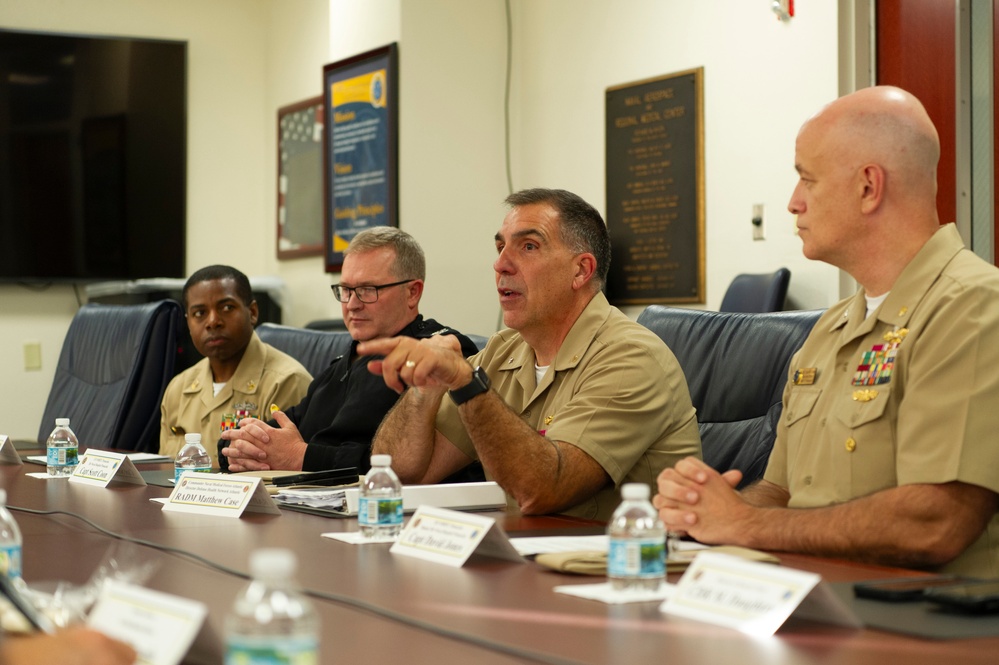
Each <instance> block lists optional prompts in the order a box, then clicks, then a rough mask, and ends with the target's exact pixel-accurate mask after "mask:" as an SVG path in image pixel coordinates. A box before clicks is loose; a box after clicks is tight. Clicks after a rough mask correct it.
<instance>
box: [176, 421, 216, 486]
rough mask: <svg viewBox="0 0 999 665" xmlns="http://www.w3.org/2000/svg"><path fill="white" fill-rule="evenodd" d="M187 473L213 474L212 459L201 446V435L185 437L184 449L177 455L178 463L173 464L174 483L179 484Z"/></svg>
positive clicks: (194, 434) (187, 435) (195, 434)
mask: <svg viewBox="0 0 999 665" xmlns="http://www.w3.org/2000/svg"><path fill="white" fill-rule="evenodd" d="M185 471H197V472H198V473H211V472H212V458H211V457H210V456H209V455H208V451H207V450H205V447H204V446H203V445H201V435H200V434H198V433H197V432H195V433H193V434H185V435H184V447H183V448H181V449H180V452H179V453H177V461H175V462H174V463H173V482H174V483H175V484H176V483H179V482H180V477H181V475H183V473H184V472H185Z"/></svg>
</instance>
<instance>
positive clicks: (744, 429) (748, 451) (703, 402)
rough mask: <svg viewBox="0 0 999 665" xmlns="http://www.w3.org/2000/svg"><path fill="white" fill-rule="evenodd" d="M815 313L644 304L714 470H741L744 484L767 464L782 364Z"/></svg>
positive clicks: (644, 316) (646, 320)
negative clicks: (683, 383) (678, 372)
mask: <svg viewBox="0 0 999 665" xmlns="http://www.w3.org/2000/svg"><path fill="white" fill-rule="evenodd" d="M821 314H822V311H821V310H812V311H795V312H777V313H772V314H743V313H727V312H707V311H699V310H692V309H680V308H674V307H664V306H662V305H650V306H649V307H646V308H645V311H643V312H642V313H641V315H639V317H638V322H639V323H641V324H642V325H644V326H646V327H647V328H649V329H650V330H652V332H654V333H656V334H657V335H658V336H659V337H660V338H661V339H662V340H663V341H664V342H666V345H667V346H669V347H670V349H671V350H672V351H673V354H674V355H676V358H677V360H679V361H680V366H681V367H682V368H683V372H684V375H685V376H686V378H687V385H688V386H689V388H690V397H691V399H692V400H693V402H694V407H695V408H696V409H697V422H698V427H699V429H700V432H701V446H702V449H703V453H704V461H705V462H707V463H708V464H709V465H711V466H712V467H713V468H715V469H717V470H719V471H727V470H729V469H739V470H740V471H742V473H743V482H742V486H745V485H746V484H748V483H750V482H753V481H754V480H757V479H758V478H760V477H761V476H762V475H763V472H764V471H765V470H766V464H767V459H768V458H769V456H770V450H771V449H772V448H773V444H774V438H775V437H776V426H777V422H778V420H779V419H780V414H781V410H782V406H781V396H782V393H783V391H784V385H785V383H786V381H787V371H788V364H789V363H790V360H791V356H792V355H793V354H794V352H795V351H797V350H798V348H800V347H801V344H802V342H804V341H805V338H806V337H807V336H808V333H809V331H810V330H811V329H812V326H814V325H815V322H816V321H817V320H818V318H819V316H821Z"/></svg>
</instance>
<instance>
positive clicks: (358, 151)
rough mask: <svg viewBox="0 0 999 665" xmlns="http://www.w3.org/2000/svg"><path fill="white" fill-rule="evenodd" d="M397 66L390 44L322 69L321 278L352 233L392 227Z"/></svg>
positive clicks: (338, 260)
mask: <svg viewBox="0 0 999 665" xmlns="http://www.w3.org/2000/svg"><path fill="white" fill-rule="evenodd" d="M397 60H398V56H397V53H396V45H395V44H390V45H388V46H384V47H382V48H379V49H375V50H373V51H368V52H367V53H362V54H360V55H356V56H353V57H351V58H347V59H346V60H341V61H339V62H334V63H331V64H329V65H326V66H325V67H323V104H324V109H325V120H326V131H324V132H323V163H324V167H325V173H326V178H325V188H324V189H325V195H324V208H325V224H324V232H323V238H324V245H325V248H324V251H325V255H326V272H338V271H339V270H340V268H341V266H342V265H343V250H344V249H346V248H347V245H349V244H350V241H351V239H352V238H353V237H354V236H355V235H357V234H358V233H359V232H361V231H363V230H364V229H367V228H371V227H373V226H398V225H399V221H398V192H399V177H398V152H399V141H398V115H399V113H398V111H399V103H398V94H397V91H398V79H397V71H398V62H397Z"/></svg>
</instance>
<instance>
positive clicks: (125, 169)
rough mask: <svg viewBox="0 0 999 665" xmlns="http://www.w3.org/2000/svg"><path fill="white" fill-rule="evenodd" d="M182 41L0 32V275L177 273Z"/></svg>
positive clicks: (43, 278)
mask: <svg viewBox="0 0 999 665" xmlns="http://www.w3.org/2000/svg"><path fill="white" fill-rule="evenodd" d="M186 81H187V44H186V42H177V41H163V40H150V39H132V38H119V37H96V36H81V35H55V34H47V33H33V32H19V31H10V30H0V280H2V281H6V282H18V281H21V282H93V281H101V280H119V279H140V278H146V277H183V276H184V253H185V225H186V165H187V131H186V126H187V82H186Z"/></svg>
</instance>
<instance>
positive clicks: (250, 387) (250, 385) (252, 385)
mask: <svg viewBox="0 0 999 665" xmlns="http://www.w3.org/2000/svg"><path fill="white" fill-rule="evenodd" d="M246 389H247V390H249V391H254V390H256V389H257V384H256V383H254V382H253V381H247V382H246Z"/></svg>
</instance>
